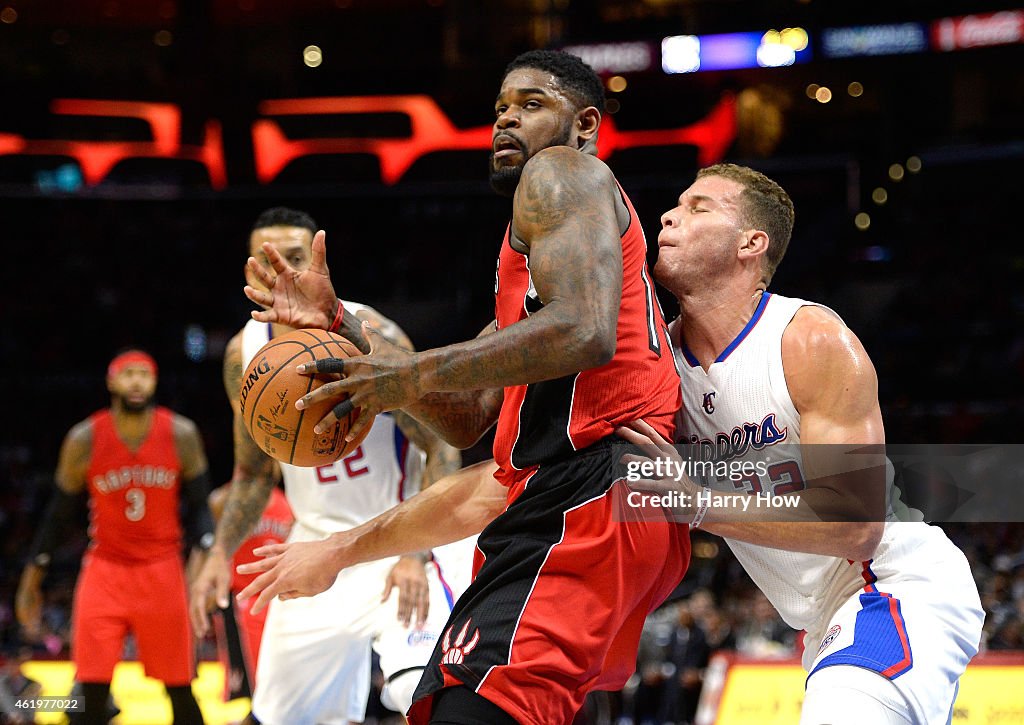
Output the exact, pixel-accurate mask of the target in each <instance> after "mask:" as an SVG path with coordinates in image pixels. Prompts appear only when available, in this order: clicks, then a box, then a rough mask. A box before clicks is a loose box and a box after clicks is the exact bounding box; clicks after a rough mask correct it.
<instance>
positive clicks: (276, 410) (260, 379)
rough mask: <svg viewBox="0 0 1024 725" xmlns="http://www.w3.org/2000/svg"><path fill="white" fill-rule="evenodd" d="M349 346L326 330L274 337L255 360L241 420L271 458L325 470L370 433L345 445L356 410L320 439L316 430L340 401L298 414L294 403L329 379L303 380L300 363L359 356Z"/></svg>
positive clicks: (248, 371) (242, 399) (245, 378)
mask: <svg viewBox="0 0 1024 725" xmlns="http://www.w3.org/2000/svg"><path fill="white" fill-rule="evenodd" d="M361 354H362V353H360V352H359V349H358V348H357V347H356V346H355V345H353V344H352V343H351V342H349V341H348V340H346V339H345V338H343V337H341V336H340V335H335V334H334V333H331V332H327V331H326V330H295V331H294V332H290V333H288V334H287V335H283V336H281V337H275V338H274V339H273V340H271V341H270V342H268V343H267V344H266V345H264V346H263V347H262V348H260V350H259V352H257V353H256V355H255V356H253V359H252V362H250V363H249V367H248V368H246V371H245V374H244V375H243V376H242V389H241V391H240V392H239V395H238V399H239V403H240V404H241V408H242V421H243V422H244V423H245V427H246V430H248V431H249V435H251V436H252V439H253V440H254V441H256V445H258V446H259V447H260V448H262V449H263V450H264V451H265V452H266V453H267V455H269V456H271V457H272V458H276V459H277V460H279V461H282V462H284V463H291V464H292V465H293V466H305V467H311V466H322V465H325V464H328V463H333V462H334V461H336V460H338V459H339V458H342V457H344V456H346V455H348V453H350V452H351V451H353V450H355V448H356V446H358V445H359V444H360V443H362V442H363V438H365V437H366V434H367V433H368V432H369V430H370V429H369V428H366V430H364V431H363V434H362V435H361V436H359V438H358V439H357V440H354V441H352V442H351V443H348V444H346V443H345V435H346V434H347V433H348V430H349V428H350V427H351V426H352V423H353V422H355V419H356V416H357V414H358V412H359V410H358V408H357V409H356V410H354V411H352V412H351V413H350V414H349V415H348V417H347V418H343V419H342V420H340V421H338V422H337V423H336V424H335V425H334V426H332V427H331V429H330V430H328V431H325V432H324V433H321V434H319V435H318V434H316V433H314V432H313V426H315V425H316V424H317V422H318V421H319V420H320V419H321V418H323V417H324V416H325V415H327V414H328V413H329V412H330V410H331V408H333V407H334V406H335V405H337V403H338V400H337V399H335V400H331V401H326V402H323V403H319V404H317V405H314V406H312V407H309V408H306V409H305V410H297V409H296V408H295V401H296V400H298V399H299V398H301V397H302V396H304V395H307V394H308V393H311V392H313V391H314V390H316V389H317V388H319V387H320V386H321V385H323V384H324V383H325V382H327V379H326V377H323V376H322V377H319V378H318V377H313V376H309V375H300V374H299V373H297V372H296V371H295V368H296V367H297V366H299V365H301V364H302V363H307V362H313V361H314V360H323V359H324V358H329V357H336V358H345V357H355V356H357V355H361Z"/></svg>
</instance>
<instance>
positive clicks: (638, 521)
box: [409, 439, 690, 725]
mask: <svg viewBox="0 0 1024 725" xmlns="http://www.w3.org/2000/svg"><path fill="white" fill-rule="evenodd" d="M614 440H615V439H605V440H604V441H601V442H599V443H597V444H595V445H594V446H591V447H590V448H587V449H585V450H583V451H579V452H577V453H576V454H575V455H573V456H572V457H570V458H568V459H565V460H562V461H558V462H555V463H550V464H544V465H541V466H540V467H539V468H537V469H536V470H535V471H533V472H532V474H531V475H530V476H529V480H528V481H526V483H525V486H516V487H515V489H514V490H515V492H516V493H518V494H519V495H518V496H516V497H515V499H514V500H513V501H512V502H511V503H510V504H509V506H508V508H507V509H506V511H505V512H504V513H502V514H501V515H500V516H498V517H497V518H496V519H494V521H492V522H491V524H490V525H488V526H487V528H486V529H484V531H483V533H481V534H480V538H479V541H478V544H477V546H478V548H479V550H480V552H481V553H482V555H483V558H484V559H483V563H482V565H481V566H480V567H479V571H478V573H477V575H476V578H475V579H474V581H473V583H472V584H471V585H470V587H469V588H468V589H467V590H466V592H465V593H464V594H463V596H462V597H461V598H460V599H459V601H458V602H457V603H456V605H455V608H454V609H453V610H452V615H451V617H450V618H449V620H448V624H447V625H446V628H445V632H444V635H443V636H442V638H441V640H440V641H439V642H438V644H437V646H436V647H435V649H434V653H433V655H432V656H431V660H430V663H429V665H428V666H427V668H426V670H425V671H424V674H423V679H422V680H420V685H419V688H418V689H417V691H416V696H415V698H414V702H413V706H412V709H411V710H410V712H409V718H410V722H411V723H414V724H419V723H427V722H429V719H430V709H431V700H432V696H433V693H435V692H437V691H438V690H440V689H442V688H444V687H449V686H455V685H460V684H464V685H466V686H467V687H469V688H470V689H472V690H475V691H476V692H477V693H479V694H480V695H482V696H483V697H484V698H486V699H487V700H489V701H491V702H493V703H494V704H495V705H497V706H499V707H500V708H501V709H502V710H504V711H505V712H507V713H508V714H509V715H510V716H512V717H513V718H515V719H516V720H517V721H518V722H520V723H524V724H526V723H530V724H537V725H541V724H543V725H552V724H554V723H569V722H571V721H572V719H573V716H574V715H575V714H576V712H577V711H578V710H579V709H580V708H581V707H582V706H583V700H584V698H585V697H586V694H587V693H588V692H589V691H591V690H615V689H619V688H621V687H622V686H623V685H625V683H626V680H627V679H628V678H629V676H630V675H631V674H632V673H633V671H634V669H635V665H636V654H637V647H638V644H639V640H640V632H641V629H642V628H643V624H644V619H645V618H646V617H647V615H648V614H649V613H650V612H651V611H652V610H653V609H654V608H655V607H657V606H658V605H659V604H661V603H662V602H663V601H664V600H665V598H666V597H667V596H668V595H669V594H670V593H671V592H672V590H673V589H675V587H676V586H677V585H678V584H679V582H680V580H681V579H682V578H683V575H684V574H685V572H686V567H687V564H688V563H689V558H690V540H689V530H688V528H687V526H686V525H685V524H676V523H672V522H670V521H667V520H666V519H665V518H664V517H662V516H660V515H659V514H658V512H651V511H649V510H645V511H644V512H643V514H642V515H640V514H635V513H631V512H630V509H629V507H628V506H627V505H626V494H627V493H628V492H629V489H627V488H626V486H625V483H624V482H623V481H622V480H617V479H616V478H615V474H616V471H615V470H614V463H615V461H614V460H613V450H616V449H615V448H613V446H612V442H613V441H614ZM620 450H621V449H620ZM658 511H660V510H658Z"/></svg>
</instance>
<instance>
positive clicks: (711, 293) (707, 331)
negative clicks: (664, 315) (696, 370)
mask: <svg viewBox="0 0 1024 725" xmlns="http://www.w3.org/2000/svg"><path fill="white" fill-rule="evenodd" d="M762 294H763V291H761V290H757V291H754V292H753V293H751V290H750V288H749V287H742V288H732V289H731V288H729V287H725V286H723V287H717V286H716V287H715V288H713V289H712V288H711V287H710V286H708V287H704V288H702V289H701V290H699V291H696V292H695V293H693V294H685V295H683V296H681V297H680V298H679V309H680V315H679V317H680V324H681V325H682V330H681V332H682V339H683V340H684V341H685V342H686V347H687V348H688V349H689V350H690V352H691V353H692V354H693V356H694V357H695V358H697V361H698V362H699V363H700V364H701V367H703V368H704V369H705V370H706V369H708V368H709V367H710V366H711V363H713V362H714V361H715V360H716V359H717V358H718V356H719V355H721V354H722V351H723V350H725V348H726V347H728V346H729V344H730V343H731V342H732V341H733V340H735V339H736V336H737V335H739V334H740V332H742V331H743V328H744V327H745V326H746V324H747V323H748V322H750V318H751V317H753V315H754V311H755V310H756V309H757V305H758V304H759V303H760V301H761V295H762Z"/></svg>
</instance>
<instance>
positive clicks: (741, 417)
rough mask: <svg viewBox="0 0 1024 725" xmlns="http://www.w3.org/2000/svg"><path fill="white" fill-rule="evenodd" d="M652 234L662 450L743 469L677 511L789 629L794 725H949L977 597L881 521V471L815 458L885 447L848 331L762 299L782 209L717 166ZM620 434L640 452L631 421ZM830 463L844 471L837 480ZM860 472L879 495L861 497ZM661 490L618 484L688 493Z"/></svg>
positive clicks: (921, 531) (917, 526) (954, 559)
mask: <svg viewBox="0 0 1024 725" xmlns="http://www.w3.org/2000/svg"><path fill="white" fill-rule="evenodd" d="M661 222H662V231H661V233H660V235H659V237H658V246H659V255H658V262H657V265H656V266H655V268H654V272H655V277H656V279H657V280H658V281H659V282H660V283H661V284H662V285H664V286H665V287H666V288H668V289H669V290H670V291H671V292H672V293H673V294H675V295H676V297H677V298H678V300H679V306H680V310H681V312H680V316H679V318H678V319H677V320H676V321H675V322H674V323H672V325H671V328H670V330H671V337H672V341H673V348H674V350H675V352H676V354H677V362H678V366H679V368H680V375H681V378H682V388H683V409H682V411H681V420H680V421H679V426H678V429H677V436H678V437H679V438H680V442H681V443H683V444H691V445H692V446H695V447H696V449H700V448H701V446H703V448H704V450H706V451H707V450H713V451H715V456H716V458H717V460H720V461H725V462H729V461H732V462H740V461H749V462H751V463H754V462H759V466H757V467H752V466H751V467H748V468H747V470H746V471H745V472H744V473H743V475H735V476H733V478H735V479H737V480H733V479H731V478H729V476H728V475H726V476H722V477H720V478H718V479H714V478H712V480H710V481H705V482H704V483H705V484H706V485H710V486H711V487H712V488H713V489H714V490H715V491H716V492H721V493H722V494H723V498H721V499H717V500H716V505H713V506H702V505H690V506H684V507H681V508H680V510H679V511H678V513H679V514H680V515H681V516H684V517H686V518H687V519H689V520H691V526H692V525H698V526H700V527H701V528H704V529H706V530H708V531H710V532H712V533H715V534H718V535H721V536H723V537H725V539H726V541H727V542H728V544H729V546H730V548H731V549H732V550H733V552H734V553H735V554H736V557H737V558H738V559H739V561H740V562H741V563H742V565H743V567H744V568H745V569H746V571H747V573H748V574H750V576H751V578H752V579H753V580H754V582H755V583H756V584H757V585H758V586H759V587H760V588H761V590H762V591H763V592H764V593H765V594H766V595H767V596H768V598H769V599H770V600H771V602H772V603H773V604H774V605H775V607H776V608H777V609H778V610H779V612H780V614H781V615H782V617H783V619H785V621H786V622H787V623H788V624H789V625H790V626H792V627H794V628H795V629H804V630H806V631H807V634H806V637H805V639H804V643H805V650H804V658H803V664H804V666H805V668H806V669H807V670H808V672H809V673H810V675H809V677H808V679H807V684H806V695H805V700H804V705H803V717H802V720H801V722H802V723H805V724H808V725H821V724H822V723H830V724H831V725H842V724H844V723H865V722H871V723H900V724H906V723H929V724H932V723H935V724H942V723H948V722H950V720H951V717H952V705H953V701H954V699H955V697H956V692H957V683H958V679H959V677H960V675H961V674H962V673H963V671H964V669H965V667H966V666H967V663H968V662H969V661H970V659H971V658H972V657H973V656H974V654H975V653H976V652H977V648H978V645H979V641H980V638H981V628H982V623H983V619H984V613H983V611H982V608H981V604H980V602H979V597H978V590H977V588H976V586H975V583H974V579H973V577H972V575H971V571H970V568H969V566H968V564H967V561H966V559H965V558H964V556H963V554H962V553H961V552H960V551H959V549H957V548H956V546H954V545H953V544H952V543H951V542H950V541H949V540H948V539H947V538H946V536H945V535H944V534H943V532H942V531H941V530H940V529H939V528H937V527H933V526H929V525H927V524H925V523H921V522H897V521H895V520H894V519H895V517H894V516H893V515H892V514H891V513H890V514H887V513H886V511H887V509H886V505H885V499H884V496H885V494H884V488H885V480H884V479H885V475H886V474H885V473H884V471H885V466H884V459H878V458H876V459H874V461H871V460H870V459H871V458H872V457H871V456H867V458H868V459H869V460H868V464H869V465H870V464H872V463H873V464H874V465H875V467H874V468H873V469H871V468H866V467H864V464H862V463H859V461H863V460H864V456H861V457H859V458H858V457H857V456H839V455H834V451H833V453H832V454H825V455H821V452H822V451H824V450H825V449H826V446H824V445H815V444H843V445H845V446H848V447H857V446H861V447H862V446H863V445H864V444H883V443H884V442H885V438H884V432H883V428H882V416H881V411H880V408H879V404H878V386H877V379H876V376H875V371H874V368H873V366H872V364H871V361H870V359H869V358H868V356H867V353H866V352H865V350H864V348H863V347H862V345H861V343H860V341H859V340H858V339H857V337H856V335H854V334H853V332H851V331H850V329H849V328H848V327H846V325H845V324H844V323H843V321H842V320H841V319H840V318H839V317H838V316H837V315H836V314H835V313H833V312H832V311H831V310H829V309H827V308H825V307H822V306H820V305H816V304H814V303H811V302H806V301H804V300H799V299H791V298H787V297H783V296H781V295H777V294H772V293H769V292H767V286H768V283H769V281H770V280H771V277H772V274H773V273H774V272H775V269H776V267H777V266H778V264H779V262H780V261H781V259H782V256H783V254H784V253H785V251H786V246H787V244H788V242H789V236H790V232H791V230H792V225H793V206H792V202H791V201H790V199H789V197H788V195H787V194H786V193H785V191H783V190H782V188H781V187H779V186H778V185H777V184H776V183H775V182H773V181H771V180H770V179H768V178H767V177H765V176H763V175H762V174H760V173H758V172H755V171H753V170H751V169H748V168H745V167H739V166H734V165H731V164H720V165H717V166H713V167H710V168H707V169H703V170H702V171H701V172H700V173H699V174H698V176H697V180H696V181H695V182H694V184H693V185H692V186H691V187H690V188H689V189H687V190H686V191H685V192H683V194H682V196H680V197H679V204H678V206H677V207H676V208H674V209H672V210H670V211H668V212H666V213H665V214H663V215H662V218H661ZM633 428H634V431H642V432H643V433H644V434H645V436H647V438H650V439H651V440H655V439H656V436H657V434H656V433H654V432H653V430H652V429H651V428H650V427H649V426H646V425H645V424H643V423H637V424H634V426H633ZM623 436H624V437H627V438H628V439H629V440H631V441H632V442H635V443H640V444H642V443H644V442H645V441H646V440H647V439H646V438H644V437H642V436H637V435H635V433H634V432H626V431H624V432H623ZM796 444H802V445H800V446H799V447H798V446H797V445H796ZM658 445H659V447H660V448H661V449H662V452H663V453H665V454H669V453H670V452H671V451H672V448H671V447H670V446H668V445H667V442H666V441H664V440H660V439H658ZM801 452H802V453H801ZM841 459H852V460H851V462H850V463H848V464H844V465H843V466H841V468H846V469H848V470H846V471H845V472H844V471H841V470H839V468H840V467H837V466H836V462H837V461H838V460H841ZM677 460H678V459H677ZM879 461H880V462H881V464H882V465H881V466H878V465H877V464H878V463H879ZM858 468H860V469H861V470H859V471H858V470H853V469H858ZM876 472H877V474H878V475H877V476H876V475H875V473H876ZM872 476H875V478H876V480H877V479H878V478H880V479H881V486H877V487H876V486H874V485H873V484H872V485H871V486H867V487H865V486H864V485H861V484H863V483H864V482H865V481H866V480H867V479H868V478H870V477H872ZM674 478H675V477H670V478H667V479H663V480H660V481H647V482H644V483H642V484H634V485H640V486H644V487H648V488H651V489H653V490H655V491H657V492H660V493H664V492H668V491H678V492H680V493H688V494H689V495H691V496H694V497H695V496H696V494H697V493H698V492H700V490H701V489H700V487H699V486H697V485H696V484H694V483H693V482H692V481H690V480H688V479H685V478H684V479H682V480H680V481H676V480H674ZM850 482H856V483H855V485H853V487H852V488H851V487H850V486H849V485H846V484H849V483H850ZM868 488H871V489H872V491H868ZM758 492H761V493H769V494H782V493H793V492H798V493H799V494H800V496H801V506H800V507H799V508H798V509H796V510H792V511H787V510H786V509H780V508H773V509H768V508H755V507H753V506H750V505H749V504H750V501H751V499H756V496H753V494H756V493H758ZM872 492H875V493H877V494H878V496H879V498H878V499H877V500H876V501H870V500H868V499H867V497H868V496H869V495H870V494H871V493H872ZM743 498H746V499H748V506H749V508H748V509H746V510H744V508H743V506H742V503H743V502H742V499H743ZM691 500H692V501H694V502H696V500H697V499H696V498H694V499H691ZM705 500H707V499H706V498H705ZM879 501H881V503H882V505H881V506H880V507H879V506H876V505H875V504H876V503H878V502H879ZM812 509H813V510H812ZM874 511H877V512H878V514H874V513H873V512H874ZM809 512H810V515H808V514H809ZM843 512H852V515H851V516H852V517H850V518H846V517H845V516H846V515H847V514H845V513H843ZM865 514H869V515H865ZM858 519H859V522H857V523H854V521H857V520H858ZM867 519H873V520H867Z"/></svg>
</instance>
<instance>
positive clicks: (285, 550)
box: [235, 539, 344, 614]
mask: <svg viewBox="0 0 1024 725" xmlns="http://www.w3.org/2000/svg"><path fill="white" fill-rule="evenodd" d="M253 553H254V554H255V555H256V556H261V557H263V558H262V559H260V560H259V561H254V562H252V563H249V564H241V565H240V566H238V568H237V570H238V573H239V574H259V576H258V577H256V578H255V579H254V580H253V581H252V583H251V584H249V586H247V587H246V588H245V589H243V590H242V591H240V592H239V593H238V594H236V595H235V599H236V600H238V602H240V603H244V602H245V601H246V600H248V599H252V598H253V597H256V601H255V602H254V603H253V605H252V609H251V611H252V613H253V614H259V613H260V612H261V611H262V610H263V608H264V607H266V606H267V605H268V604H270V600H271V599H273V598H274V597H278V598H279V599H298V598H299V597H312V596H314V595H316V594H319V593H320V592H325V591H327V590H328V589H330V587H331V585H332V584H333V583H334V580H335V579H337V577H338V572H339V571H341V569H342V568H344V567H337V566H335V564H334V549H333V547H331V546H330V545H329V544H328V543H327V540H326V539H325V540H323V541H304V542H296V543H294V544H269V545H267V546H260V547H258V548H256V549H253Z"/></svg>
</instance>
